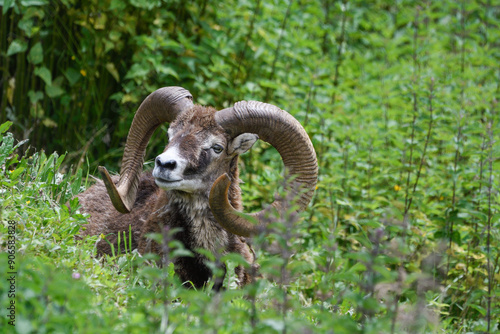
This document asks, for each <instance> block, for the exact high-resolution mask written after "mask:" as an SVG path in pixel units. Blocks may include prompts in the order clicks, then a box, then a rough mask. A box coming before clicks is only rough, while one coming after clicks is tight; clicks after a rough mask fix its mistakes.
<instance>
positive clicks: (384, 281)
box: [0, 0, 500, 333]
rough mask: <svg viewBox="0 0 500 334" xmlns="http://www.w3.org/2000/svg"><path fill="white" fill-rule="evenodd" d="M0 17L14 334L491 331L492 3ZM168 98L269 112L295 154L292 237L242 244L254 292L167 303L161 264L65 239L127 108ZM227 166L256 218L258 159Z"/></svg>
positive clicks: (499, 288)
mask: <svg viewBox="0 0 500 334" xmlns="http://www.w3.org/2000/svg"><path fill="white" fill-rule="evenodd" d="M0 6H1V20H0V46H1V47H0V70H1V79H0V87H1V100H0V112H1V114H0V124H3V125H2V126H1V128H0V130H1V131H0V132H1V133H2V138H3V139H2V144H1V146H0V166H1V168H2V170H1V173H0V181H1V188H0V192H1V193H2V196H1V198H0V201H1V206H0V208H1V218H2V228H1V230H2V233H1V234H0V249H2V250H3V251H5V252H2V253H1V254H0V268H1V269H0V271H2V272H4V268H7V266H8V257H7V252H6V250H7V245H8V241H7V240H8V239H7V235H8V234H7V228H8V225H9V223H8V222H9V220H11V221H15V222H16V224H17V225H16V226H17V228H16V237H17V241H16V242H17V243H16V247H17V248H16V262H15V266H16V271H17V273H18V274H17V290H16V299H15V300H16V305H17V309H16V327H15V330H16V331H17V332H18V333H30V332H33V333H35V332H36V333H45V332H64V333H67V332H89V333H101V332H102V333H108V332H116V331H123V332H127V333H128V332H130V333H143V332H162V333H163V332H168V333H172V332H175V333H184V332H185V333H197V332H199V333H206V332H214V333H216V332H217V333H219V332H220V333H236V332H238V333H239V332H242V333H243V332H244V333H247V332H249V333H250V332H258V333H267V332H269V333H273V332H290V333H313V332H314V333H316V332H318V333H319V332H321V333H322V332H325V333H326V332H329V333H387V332H392V333H400V332H410V333H423V332H446V333H466V332H476V333H478V332H488V333H493V332H496V331H498V330H500V328H499V326H500V324H499V318H500V299H499V296H500V285H499V279H500V252H499V237H500V235H499V234H500V233H499V228H500V211H499V209H500V195H499V186H500V159H499V157H500V145H499V143H498V141H499V139H500V122H499V120H500V111H499V108H500V107H499V105H498V101H499V100H500V66H499V64H500V3H498V2H497V1H493V0H476V1H473V0H462V1H452V0H443V1H413V0H400V1H362V0H358V1H347V0H344V1H333V0H307V1H306V0H274V1H262V0H254V1H245V0H239V1H208V0H200V1H181V0H171V1H161V0H127V1H121V0H99V1H98V0H91V1H76V0H59V1H48V0H47V1H45V0H0ZM170 85H179V86H183V87H185V88H187V89H188V90H190V91H191V93H192V94H193V96H194V97H195V101H196V102H197V103H200V104H207V105H213V106H215V107H218V108H222V107H225V106H228V105H230V104H231V103H234V102H236V101H237V100H242V99H253V100H261V101H265V102H269V103H273V104H275V105H277V106H279V107H281V108H282V109H285V110H287V111H289V112H290V113H291V114H293V115H294V116H295V117H296V118H297V119H298V120H299V121H300V122H301V123H302V124H303V125H304V127H305V128H306V130H307V132H308V133H309V135H310V137H311V139H312V141H313V143H314V146H315V148H316V152H317V155H318V159H319V164H320V176H319V183H318V189H317V191H316V193H315V196H314V198H313V201H312V203H311V205H310V208H309V209H308V211H307V212H305V213H304V214H303V215H302V218H303V219H302V220H301V221H300V222H295V221H293V220H291V219H286V217H284V218H283V219H281V220H279V221H280V222H281V223H282V225H284V228H288V230H289V231H293V233H284V232H281V233H279V231H280V227H279V226H278V227H276V231H277V232H276V233H273V234H271V236H270V237H266V238H264V237H262V236H261V237H257V238H255V240H254V244H255V248H256V249H258V254H259V263H260V264H261V267H262V273H263V275H264V278H263V279H261V280H259V281H258V282H257V283H256V284H253V285H251V286H248V287H246V288H244V289H239V290H238V289H234V278H229V279H228V280H227V281H226V283H225V284H226V286H227V290H225V291H224V292H222V293H220V294H215V293H214V292H213V291H211V289H210V288H208V289H206V290H203V291H193V290H186V289H183V288H180V282H177V280H176V277H175V276H174V275H173V269H172V267H171V266H166V267H163V268H162V267H157V266H156V265H153V264H152V263H151V261H152V260H151V259H152V258H151V257H140V256H139V255H138V254H137V253H136V252H132V253H129V254H125V255H123V254H115V256H113V257H107V258H101V259H98V258H94V257H93V255H94V253H95V250H94V243H95V242H96V241H97V240H98V239H99V238H100V237H101V236H95V237H91V238H87V239H86V240H84V241H82V242H77V241H75V239H74V236H75V235H76V234H78V231H79V228H80V225H81V224H84V223H85V217H84V216H82V215H81V214H79V213H75V211H76V208H77V206H78V203H77V201H75V200H73V201H71V203H70V208H69V209H68V208H67V207H66V206H64V205H61V204H64V203H66V202H67V201H69V200H70V199H71V198H72V197H73V196H74V195H75V194H77V193H78V192H80V191H82V190H83V189H85V188H86V187H87V186H88V184H87V181H90V179H88V178H87V173H91V174H93V173H94V172H95V169H96V167H97V166H98V165H106V166H107V167H108V168H110V169H112V170H115V171H118V170H119V163H120V158H121V154H122V152H123V145H124V141H125V138H126V135H127V131H128V128H129V126H130V123H131V120H132V117H133V114H134V112H135V110H136V108H137V107H138V105H139V103H140V102H141V101H142V100H143V99H144V97H145V96H147V94H149V93H150V92H152V91H153V90H155V89H157V88H159V87H162V86H170ZM7 121H9V122H7ZM10 122H12V123H10ZM166 126H167V125H165V126H164V127H163V128H162V131H158V133H157V134H156V135H155V137H154V138H153V140H152V142H151V144H150V146H149V148H148V151H149V153H148V154H147V158H148V159H152V158H154V157H155V153H157V152H159V151H161V150H162V147H163V145H164V144H165V129H166ZM9 127H10V129H9ZM7 131H10V133H9V132H7ZM14 138H15V139H14ZM22 139H29V142H23V141H21V142H19V141H20V140H22ZM44 150H45V152H50V154H48V155H46V154H45V153H44ZM55 151H57V152H59V153H60V154H62V155H58V154H57V153H53V154H52V152H55ZM65 152H67V154H63V153H65ZM242 158H243V159H242V166H241V168H242V174H243V179H244V180H245V181H246V183H245V184H244V185H243V195H244V203H245V205H246V210H247V211H251V210H257V209H258V208H260V207H261V206H262V205H263V204H264V203H268V202H269V201H270V199H271V198H272V195H273V193H274V192H275V190H276V188H277V186H278V185H279V184H280V183H281V181H280V180H281V176H280V172H279V171H280V169H281V168H282V167H281V162H280V158H279V155H278V154H277V153H276V152H275V151H274V150H273V149H272V148H269V147H268V145H267V144H265V143H260V144H259V145H256V146H255V147H254V148H253V149H252V151H251V153H250V154H247V155H245V156H244V157H242ZM146 168H147V166H146ZM278 225H279V224H278ZM292 225H293V226H292ZM282 228H283V227H282ZM160 237H161V236H160ZM163 238H164V239H165V240H168V236H163ZM172 247H173V246H172ZM173 251H175V249H173ZM172 256H175V252H174V253H173V254H172ZM211 258H212V260H213V261H214V263H215V264H217V263H220V261H227V264H228V265H229V266H234V265H235V263H238V262H239V261H241V259H238V258H237V257H234V256H226V257H222V258H221V257H220V256H215V257H211ZM1 280H2V282H4V278H3V276H2V278H1ZM8 288H9V287H8V285H7V284H6V283H0V305H1V307H0V309H1V310H2V311H1V312H0V314H1V315H2V317H1V318H2V320H1V322H0V331H4V332H8V333H10V332H12V330H13V329H14V328H12V327H11V326H10V325H8V324H7V322H6V319H8V318H6V314H7V313H6V311H7V310H6V307H7V305H9V302H10V300H11V299H10V297H8Z"/></svg>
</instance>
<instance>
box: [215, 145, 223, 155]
mask: <svg viewBox="0 0 500 334" xmlns="http://www.w3.org/2000/svg"><path fill="white" fill-rule="evenodd" d="M212 150H214V152H215V153H217V154H220V153H221V152H222V151H223V150H224V147H222V146H221V145H219V144H215V145H214V146H212Z"/></svg>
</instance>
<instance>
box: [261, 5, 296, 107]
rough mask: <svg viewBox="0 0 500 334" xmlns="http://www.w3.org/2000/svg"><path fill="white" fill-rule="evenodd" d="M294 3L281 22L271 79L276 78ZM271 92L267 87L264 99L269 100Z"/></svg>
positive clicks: (289, 6)
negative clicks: (282, 45) (277, 64)
mask: <svg viewBox="0 0 500 334" xmlns="http://www.w3.org/2000/svg"><path fill="white" fill-rule="evenodd" d="M292 3H293V0H290V2H289V3H288V7H287V9H286V13H285V17H284V18H283V23H282V24H281V31H280V36H279V38H278V43H277V45H276V50H275V51H274V59H273V64H272V65H271V73H269V81H272V80H273V79H274V74H275V72H276V63H277V62H278V58H279V55H280V50H281V43H282V41H283V35H284V34H285V29H286V23H287V20H288V16H289V15H290V9H291V8H292ZM270 94H271V88H270V87H267V88H266V96H265V98H264V101H268V100H269V98H270V96H271V95H270Z"/></svg>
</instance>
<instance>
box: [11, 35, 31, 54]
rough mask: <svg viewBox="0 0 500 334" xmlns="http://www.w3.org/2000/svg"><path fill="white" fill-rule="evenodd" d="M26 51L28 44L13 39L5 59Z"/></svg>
mask: <svg viewBox="0 0 500 334" xmlns="http://www.w3.org/2000/svg"><path fill="white" fill-rule="evenodd" d="M27 49H28V43H27V42H26V41H22V40H19V39H15V40H13V41H12V43H10V45H9V48H8V49H7V57H8V56H12V55H15V54H16V53H19V52H24V51H26V50H27Z"/></svg>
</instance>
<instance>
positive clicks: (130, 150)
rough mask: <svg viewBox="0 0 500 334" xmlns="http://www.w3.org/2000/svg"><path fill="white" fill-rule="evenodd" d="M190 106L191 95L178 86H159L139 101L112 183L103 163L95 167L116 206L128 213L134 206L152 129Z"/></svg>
mask: <svg viewBox="0 0 500 334" xmlns="http://www.w3.org/2000/svg"><path fill="white" fill-rule="evenodd" d="M192 107H193V96H192V95H191V93H190V92H189V91H188V90H186V89H184V88H182V87H163V88H160V89H158V90H156V91H154V92H153V93H151V94H150V95H149V96H148V97H146V99H145V100H144V101H143V102H142V103H141V105H140V106H139V109H137V112H136V113H135V116H134V120H133V121H132V125H131V127H130V130H129V133H128V136H127V142H126V144H125V151H124V153H123V158H122V167H121V170H120V179H119V181H118V183H117V184H116V185H115V184H114V183H113V181H112V180H111V177H110V175H109V173H108V171H107V170H106V168H105V167H102V166H100V167H99V172H100V173H101V176H102V179H103V181H104V184H105V185H106V189H107V191H108V194H109V197H110V198H111V202H112V203H113V206H114V207H115V209H116V210H118V211H119V212H121V213H129V212H130V210H132V207H133V206H134V202H135V198H136V195H137V188H138V186H139V178H140V173H141V171H142V165H143V163H144V154H145V153H146V146H147V145H148V142H149V139H150V138H151V136H152V135H153V132H154V131H155V130H156V128H158V127H159V126H160V125H161V124H163V123H165V122H168V123H170V122H172V121H173V120H175V118H176V117H177V116H178V115H179V114H180V113H182V112H183V111H185V110H188V109H190V108H192Z"/></svg>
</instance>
